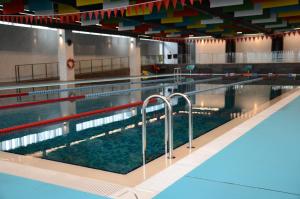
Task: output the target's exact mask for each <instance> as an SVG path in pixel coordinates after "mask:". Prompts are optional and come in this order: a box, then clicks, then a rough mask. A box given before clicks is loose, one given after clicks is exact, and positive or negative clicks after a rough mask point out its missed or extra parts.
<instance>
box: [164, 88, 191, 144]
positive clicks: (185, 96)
mask: <svg viewBox="0 0 300 199" xmlns="http://www.w3.org/2000/svg"><path fill="white" fill-rule="evenodd" d="M175 96H180V97H183V98H184V99H185V101H186V102H187V103H188V107H189V146H188V148H190V149H192V148H193V145H192V141H193V112H192V111H193V107H192V102H191V100H190V99H189V97H188V96H187V95H185V94H183V93H173V94H171V95H169V96H168V97H167V99H168V100H169V101H170V102H171V100H172V98H173V97H175Z"/></svg>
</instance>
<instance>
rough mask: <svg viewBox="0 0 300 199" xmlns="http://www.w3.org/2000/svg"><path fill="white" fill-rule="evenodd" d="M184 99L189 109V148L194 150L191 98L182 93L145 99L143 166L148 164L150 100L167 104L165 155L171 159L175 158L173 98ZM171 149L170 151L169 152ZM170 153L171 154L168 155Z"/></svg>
mask: <svg viewBox="0 0 300 199" xmlns="http://www.w3.org/2000/svg"><path fill="white" fill-rule="evenodd" d="M176 96H179V97H183V98H184V99H185V100H186V102H187V103H188V108H189V130H188V134H189V145H188V148H189V149H190V150H191V149H192V148H193V145H192V141H193V115H192V114H193V112H192V110H193V107H192V102H191V100H190V99H189V97H188V96H187V95H185V94H182V93H173V94H171V95H169V96H168V97H165V96H162V95H151V96H149V97H148V98H146V99H145V101H144V103H143V106H142V148H143V149H142V150H143V151H142V154H143V165H145V164H146V149H147V129H146V125H147V120H146V108H147V106H148V104H149V102H150V100H152V99H154V98H159V99H161V100H163V102H164V104H165V154H166V157H168V158H169V159H172V158H175V156H173V149H174V145H173V109H172V104H171V100H172V98H173V97H176ZM168 147H169V151H168ZM168 152H169V153H168Z"/></svg>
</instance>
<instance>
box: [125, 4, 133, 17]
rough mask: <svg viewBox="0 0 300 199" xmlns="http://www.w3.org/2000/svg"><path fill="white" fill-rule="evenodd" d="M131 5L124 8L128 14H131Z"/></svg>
mask: <svg viewBox="0 0 300 199" xmlns="http://www.w3.org/2000/svg"><path fill="white" fill-rule="evenodd" d="M131 8H132V7H131V6H128V7H127V8H126V10H127V14H128V15H129V16H130V15H131Z"/></svg>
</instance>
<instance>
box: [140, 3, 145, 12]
mask: <svg viewBox="0 0 300 199" xmlns="http://www.w3.org/2000/svg"><path fill="white" fill-rule="evenodd" d="M141 8H142V12H143V14H145V10H146V4H145V3H143V4H142V6H141Z"/></svg>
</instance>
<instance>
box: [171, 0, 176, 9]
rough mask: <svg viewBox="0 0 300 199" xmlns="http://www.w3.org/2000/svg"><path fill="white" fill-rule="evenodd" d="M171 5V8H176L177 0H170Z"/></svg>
mask: <svg viewBox="0 0 300 199" xmlns="http://www.w3.org/2000/svg"><path fill="white" fill-rule="evenodd" d="M172 4H173V7H174V8H176V6H177V0H172Z"/></svg>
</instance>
